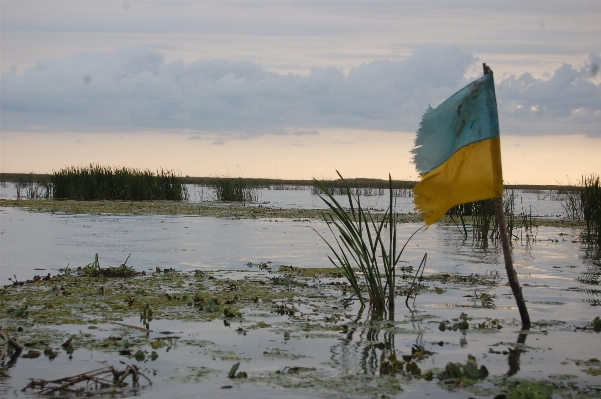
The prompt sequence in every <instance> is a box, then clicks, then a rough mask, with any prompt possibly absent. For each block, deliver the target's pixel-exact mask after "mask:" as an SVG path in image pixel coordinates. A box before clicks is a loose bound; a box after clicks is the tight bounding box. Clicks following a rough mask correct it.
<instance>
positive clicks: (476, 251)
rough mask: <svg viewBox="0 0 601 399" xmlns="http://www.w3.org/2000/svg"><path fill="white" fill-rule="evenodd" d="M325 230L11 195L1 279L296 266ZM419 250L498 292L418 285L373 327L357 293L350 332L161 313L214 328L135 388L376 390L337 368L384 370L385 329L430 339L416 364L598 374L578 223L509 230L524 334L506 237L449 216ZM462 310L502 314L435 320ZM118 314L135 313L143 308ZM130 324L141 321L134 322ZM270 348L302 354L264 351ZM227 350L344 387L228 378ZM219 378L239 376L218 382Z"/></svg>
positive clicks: (419, 392) (67, 366) (588, 262)
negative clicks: (38, 206)
mask: <svg viewBox="0 0 601 399" xmlns="http://www.w3.org/2000/svg"><path fill="white" fill-rule="evenodd" d="M202 190H204V189H202ZM190 191H191V200H195V199H194V198H196V200H197V201H198V200H202V201H204V200H205V197H204V195H205V194H206V193H205V192H204V191H202V192H201V194H200V195H201V196H202V198H198V196H197V195H196V194H194V193H195V192H196V191H194V187H192V189H191V190H190ZM3 195H6V193H3ZM195 195H196V197H195ZM520 197H521V200H520V199H519V198H520ZM517 198H518V201H521V204H524V203H526V205H524V206H528V207H529V209H533V213H535V214H536V215H540V216H543V215H547V217H554V218H558V217H561V212H562V210H561V204H560V202H559V201H550V200H549V199H545V198H544V197H543V198H541V196H540V194H531V193H530V194H529V193H520V194H519V195H518V196H517ZM365 200H366V201H371V203H370V205H371V206H372V207H373V208H376V209H377V208H379V207H382V208H383V207H385V206H386V199H385V198H383V197H367V198H366V199H365ZM260 201H262V202H263V203H269V204H270V205H271V206H278V207H284V208H285V207H298V208H309V207H318V208H319V207H321V206H322V205H321V202H320V200H319V199H318V197H316V196H312V195H311V194H310V192H308V190H290V191H283V190H262V191H261V198H260ZM410 201H411V199H403V198H400V199H399V203H401V205H400V206H406V207H407V209H410V208H408V207H409V206H410V203H411V202H410ZM403 204H404V205H403ZM517 208H518V206H516V209H517ZM419 227H420V225H418V224H405V225H402V226H400V235H401V237H400V239H401V240H402V241H404V240H405V239H406V238H407V237H409V236H410V235H411V234H412V233H413V232H414V231H415V230H416V229H418V228H419ZM317 232H319V233H321V234H322V235H324V236H325V237H326V238H330V237H331V233H330V232H329V230H328V228H327V226H326V225H325V224H324V223H322V222H319V221H303V222H299V221H292V220H273V219H272V220H229V219H215V218H209V217H205V218H199V217H184V216H175V217H171V216H96V215H59V214H54V215H53V214H43V213H30V212H27V211H23V210H18V209H13V208H7V207H3V208H0V284H2V285H7V284H10V283H11V280H9V278H12V279H14V278H15V277H16V279H17V280H19V281H22V280H25V279H30V278H32V277H33V276H34V275H46V274H47V273H51V274H55V273H57V272H58V270H59V269H62V268H65V267H67V266H69V267H71V268H76V267H78V266H85V265H86V264H88V263H90V262H92V260H93V259H94V254H96V253H98V255H99V258H100V265H101V266H102V267H106V266H109V265H110V266H118V265H119V264H121V263H123V262H124V261H125V259H126V258H127V257H128V256H129V255H131V256H130V258H129V260H128V261H127V264H128V265H131V266H134V267H135V268H136V269H138V270H154V269H155V268H156V267H157V266H158V267H160V268H175V269H177V270H183V271H189V270H197V269H200V270H211V271H218V270H220V271H223V272H224V273H234V274H235V273H236V272H241V271H248V266H247V263H249V262H252V263H259V262H269V261H270V262H273V264H274V265H293V266H294V267H330V266H331V265H330V263H329V261H328V259H327V255H328V254H329V250H328V248H327V246H326V245H325V244H324V243H323V241H322V240H321V239H320V238H319V236H318V234H317ZM424 253H427V254H428V261H427V265H426V269H425V272H424V276H428V275H432V274H434V273H437V272H447V273H451V274H459V275H462V276H468V275H471V274H473V273H477V274H479V275H482V274H486V275H488V276H493V275H494V276H499V277H498V278H499V284H498V285H497V286H496V287H491V288H490V289H489V290H488V292H487V293H488V294H489V295H491V296H492V297H493V298H494V305H493V306H492V307H490V306H487V307H484V306H482V303H481V302H480V301H478V300H477V299H475V295H474V294H475V290H476V289H478V290H480V291H479V293H476V294H478V295H481V293H482V287H478V286H470V285H469V284H468V285H466V284H462V285H452V284H451V285H447V286H441V288H443V289H444V292H443V293H441V294H436V293H433V292H428V293H424V294H422V295H418V297H417V298H416V301H415V309H416V310H417V312H414V313H411V312H409V311H408V309H407V308H405V307H404V306H401V303H402V302H403V300H402V299H399V305H398V306H397V309H396V315H395V320H396V322H395V323H397V324H396V327H395V328H394V329H390V330H373V329H372V328H371V327H370V326H369V324H368V320H369V317H368V315H367V314H365V311H363V312H362V311H361V310H360V309H358V308H357V307H356V306H355V307H350V308H348V309H346V310H345V311H344V312H342V313H343V314H344V316H343V318H344V319H345V320H348V321H353V322H355V324H353V326H354V327H352V328H351V329H350V330H349V331H347V332H346V334H344V335H343V334H340V333H335V332H331V333H329V334H325V333H323V334H314V333H311V334H309V333H307V334H305V333H302V332H301V331H299V330H298V328H297V327H295V326H294V323H293V322H292V321H291V320H289V319H288V318H287V317H286V316H274V315H268V316H269V319H268V321H269V324H270V325H271V326H272V328H269V329H261V330H253V331H249V333H248V335H244V336H241V335H240V334H237V333H236V331H235V329H236V328H237V327H243V328H246V327H248V326H249V325H251V324H253V323H256V322H257V321H260V320H265V319H264V317H267V316H260V315H252V314H249V315H247V316H246V317H245V318H244V319H243V320H242V321H240V322H237V323H236V325H232V326H227V327H226V326H224V323H223V322H222V321H221V320H216V321H214V322H205V323H193V322H187V323H186V322H178V321H168V320H155V321H153V322H152V325H151V328H152V329H153V330H154V331H155V332H154V333H151V335H154V336H157V337H158V336H160V335H159V332H160V331H165V330H170V331H173V332H177V335H178V336H181V337H183V338H185V339H188V340H189V341H190V342H201V341H208V342H210V343H211V344H210V345H209V347H203V346H202V345H197V344H191V345H185V344H182V343H180V344H178V345H175V346H174V347H173V348H172V349H171V350H170V351H165V350H162V351H160V353H159V355H160V357H159V359H158V360H157V361H156V362H149V363H144V364H143V365H141V366H143V367H144V368H145V369H146V370H147V372H149V373H151V374H152V375H153V376H152V378H153V380H154V381H155V384H154V385H153V387H151V388H147V389H145V390H142V391H140V392H139V393H137V394H136V395H141V396H142V397H149V398H162V397H178V398H180V397H181V398H187V397H207V396H215V397H220V398H228V397H234V396H235V397H240V396H243V397H249V398H255V397H256V398H259V397H261V398H265V397H269V398H272V397H273V398H276V397H295V398H296V397H299V398H300V397H375V395H374V394H373V392H374V391H368V390H364V389H367V388H365V386H369V384H372V383H374V382H373V381H372V380H369V381H367V380H365V381H364V380H361V382H356V381H354V382H349V383H348V384H346V385H345V384H344V383H342V382H344V381H346V380H344V378H345V376H348V375H353V376H362V377H361V378H367V377H370V378H371V377H373V376H378V373H379V372H378V361H379V352H378V351H377V350H376V349H375V347H374V343H378V342H381V343H382V344H384V345H387V348H390V347H392V348H395V350H397V351H398V352H399V353H411V347H412V346H413V345H420V346H423V347H424V348H425V349H427V350H428V351H431V352H433V353H434V354H433V355H432V356H431V357H429V358H428V359H427V360H424V362H423V364H420V367H422V368H423V369H428V368H438V369H443V368H444V367H445V365H446V364H447V363H448V362H463V363H464V362H465V361H466V358H467V355H468V354H470V355H472V356H474V357H475V358H476V359H477V361H478V364H479V365H480V364H484V365H486V367H487V368H488V370H489V372H490V375H491V378H493V379H494V378H497V379H498V378H502V377H503V376H507V375H512V376H513V377H515V378H526V379H532V380H550V381H557V379H559V378H567V379H568V380H569V381H572V382H574V383H575V384H576V385H577V386H580V387H589V388H590V387H595V386H596V387H599V386H601V385H600V384H601V383H600V381H599V379H600V378H601V377H598V376H592V375H589V374H587V373H585V372H584V371H585V369H586V368H587V367H585V366H582V361H586V360H588V359H591V358H594V357H597V358H599V357H601V349H600V348H601V345H599V342H600V341H599V340H600V339H601V337H600V335H599V334H598V333H593V332H591V331H590V329H588V330H584V331H583V330H581V328H583V327H585V326H587V324H588V323H590V322H591V321H592V320H593V319H594V318H595V317H597V316H601V312H600V310H599V309H600V308H599V306H598V305H599V304H600V298H599V293H600V290H599V289H598V284H599V275H600V274H601V263H600V261H599V254H598V253H597V252H595V251H593V250H590V249H588V248H587V247H586V246H583V245H582V244H581V243H580V240H579V231H578V230H576V229H567V228H550V227H540V228H538V229H537V230H536V231H535V239H534V240H530V241H528V242H525V241H515V242H514V244H513V256H514V262H515V268H516V270H517V273H518V276H519V279H520V283H521V284H522V285H523V286H524V288H523V292H524V296H525V298H526V300H527V305H528V309H529V311H530V317H531V319H532V320H533V321H534V323H535V327H534V328H533V329H532V331H531V332H530V333H529V334H527V335H526V336H520V332H519V330H520V329H519V323H518V320H517V319H518V317H519V316H518V313H517V309H516V307H515V303H514V301H513V297H512V296H511V295H510V290H509V287H507V286H506V285H505V282H506V279H505V277H504V276H505V271H504V266H503V264H502V254H501V253H500V249H499V248H497V247H495V246H494V245H491V246H490V247H489V248H486V249H484V248H481V247H479V246H477V245H474V243H473V242H472V241H471V239H470V240H464V239H462V237H461V235H460V233H459V231H458V229H457V228H456V227H453V226H432V227H431V228H429V229H428V230H426V231H421V232H419V233H418V234H417V235H416V236H415V237H414V238H413V239H412V240H411V241H410V243H409V245H408V246H407V249H406V251H405V253H404V254H403V258H402V259H403V263H402V265H403V266H409V265H411V266H414V267H415V268H417V266H418V264H419V262H420V260H421V259H422V256H423V255H424ZM462 312H465V313H466V314H468V315H469V316H470V317H473V318H474V320H478V321H482V320H485V319H486V317H490V318H497V319H500V320H501V323H502V324H503V326H504V328H503V329H501V330H498V331H494V332H491V331H487V332H479V331H477V330H471V329H470V330H467V331H464V332H461V331H446V332H441V331H439V329H438V326H439V323H440V322H441V321H443V320H452V319H454V318H455V319H456V318H457V317H458V316H459V315H460V313H462ZM124 322H125V323H132V324H135V323H137V320H134V319H132V320H124ZM98 327H99V328H98V329H96V330H86V326H79V325H78V326H69V325H66V326H52V328H55V329H58V330H60V331H62V332H64V334H66V336H68V334H78V333H81V331H82V330H84V332H86V333H93V334H95V335H96V336H97V337H98V339H103V338H106V337H108V336H110V335H114V334H118V333H122V332H120V331H121V330H116V327H115V326H114V325H100V326H98ZM48 328H50V327H48ZM284 330H288V331H291V338H290V339H284V335H283V332H282V331H284ZM128 333H129V334H131V335H132V336H133V335H135V332H128ZM520 340H522V344H520V345H522V346H521V347H523V348H525V352H524V353H522V354H521V358H520V356H518V359H517V364H516V359H515V357H513V358H512V357H508V356H507V355H503V354H497V353H496V352H501V351H503V350H505V351H506V350H507V348H508V347H512V346H514V345H515V343H516V342H518V341H520ZM182 342H183V341H182ZM207 348H209V349H207ZM274 349H278V350H281V351H286V353H291V354H297V355H299V357H298V358H294V357H269V356H267V355H265V353H270V351H273V350H274ZM491 350H492V351H493V352H491ZM226 352H227V353H230V352H231V353H234V354H236V355H237V356H239V357H241V358H243V359H245V360H243V362H242V366H241V367H242V368H243V370H244V371H245V372H247V373H248V374H249V376H250V377H251V379H252V377H253V376H255V377H257V378H258V377H259V376H261V375H266V374H268V373H272V372H274V371H275V370H283V369H285V368H286V367H292V366H295V367H307V368H315V369H316V371H315V373H317V375H318V377H319V378H320V379H321V380H323V381H331V384H333V385H335V384H340V387H339V388H337V389H336V390H334V392H331V391H329V390H328V388H327V387H325V386H323V385H319V384H317V387H316V388H314V389H308V388H307V389H302V384H300V383H299V381H301V382H302V378H301V377H298V378H297V380H293V381H292V382H291V380H290V379H289V380H286V381H283V382H282V381H280V380H277V381H276V380H268V382H257V383H256V384H251V383H242V382H238V381H234V382H232V380H229V379H228V378H227V377H226V375H227V371H228V370H229V367H231V365H232V361H230V360H228V359H227V357H223V356H221V357H220V355H219V353H226ZM122 359H123V358H122V357H119V356H118V355H116V354H114V353H104V352H101V351H84V350H79V351H78V350H76V351H75V353H74V355H73V358H72V359H68V358H67V356H59V357H57V358H56V359H54V360H53V361H52V362H53V363H52V367H49V363H48V360H47V359H46V358H39V359H19V360H18V362H16V364H15V365H14V366H13V367H12V368H11V369H10V370H9V371H8V372H6V373H4V374H3V376H2V377H0V396H1V397H22V396H31V395H33V394H32V393H25V394H24V393H22V392H20V391H19V390H20V389H21V388H22V387H24V386H25V385H26V384H27V382H28V378H31V377H36V378H45V379H51V378H58V377H64V376H67V375H73V374H76V373H78V372H80V371H81V370H92V369H94V368H97V367H99V366H98V362H100V361H108V362H109V363H111V364H115V363H118V361H119V360H122ZM202 367H206V368H210V369H211V370H214V371H211V372H210V374H209V378H203V377H201V376H200V375H201V374H202V373H201V371H202V370H204V369H202ZM294 381H296V383H293V382H294ZM341 381H342V382H341ZM313 382H314V380H313ZM299 384H300V385H299ZM401 385H402V390H401V391H395V392H392V393H391V392H389V391H385V390H384V391H383V392H386V393H387V395H389V396H395V397H402V398H412V397H416V398H417V397H423V396H424V395H429V396H431V397H443V396H444V397H450V398H453V397H457V398H465V397H467V396H472V397H491V396H490V391H486V393H481V394H478V392H472V393H470V394H469V395H468V394H467V393H465V392H462V391H447V389H446V388H445V387H441V386H440V385H438V383H437V382H436V380H435V381H433V382H426V381H423V380H420V381H416V380H414V381H402V382H401ZM224 386H232V388H228V389H222V387H224ZM299 386H300V388H299ZM345 386H347V388H348V389H347V388H345ZM479 386H482V387H484V388H486V387H488V388H490V387H491V386H492V385H491V383H490V382H488V381H485V382H482V383H480V384H479ZM290 387H294V389H291V388H290ZM377 389H378V388H376V391H377ZM480 395H482V396H480Z"/></svg>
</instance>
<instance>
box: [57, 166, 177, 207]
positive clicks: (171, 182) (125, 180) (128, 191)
mask: <svg viewBox="0 0 601 399" xmlns="http://www.w3.org/2000/svg"><path fill="white" fill-rule="evenodd" d="M50 181H51V182H52V196H53V197H54V198H63V199H75V200H85V201H89V200H127V201H144V200H175V201H181V200H184V199H187V197H188V193H187V190H186V187H185V186H184V184H183V183H182V181H181V177H180V176H178V175H176V174H175V172H173V171H168V170H163V169H160V170H158V171H157V172H156V173H153V172H151V171H150V170H140V169H134V168H125V167H123V168H114V169H113V168H111V167H110V166H101V165H93V164H90V166H88V167H67V168H63V169H61V170H59V171H55V172H53V174H52V175H51V177H50Z"/></svg>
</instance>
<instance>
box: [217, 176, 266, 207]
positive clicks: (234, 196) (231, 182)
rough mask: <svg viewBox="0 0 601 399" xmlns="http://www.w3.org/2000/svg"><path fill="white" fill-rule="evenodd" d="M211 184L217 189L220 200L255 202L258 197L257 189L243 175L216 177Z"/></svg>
mask: <svg viewBox="0 0 601 399" xmlns="http://www.w3.org/2000/svg"><path fill="white" fill-rule="evenodd" d="M209 186H210V187H212V188H213V189H214V190H215V195H216V196H217V199H218V200H219V201H239V202H255V201H257V199H258V194H257V190H256V189H254V188H253V187H251V186H250V185H249V184H248V183H247V182H246V181H245V180H244V179H243V178H241V177H230V176H222V177H216V178H214V179H213V180H211V182H210V183H209Z"/></svg>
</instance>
